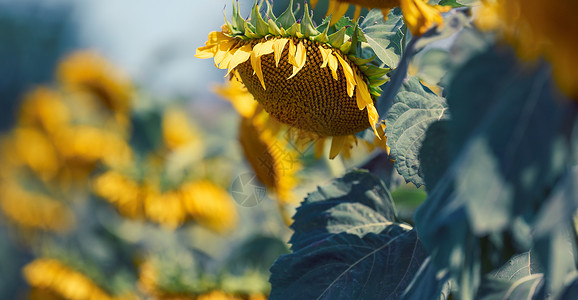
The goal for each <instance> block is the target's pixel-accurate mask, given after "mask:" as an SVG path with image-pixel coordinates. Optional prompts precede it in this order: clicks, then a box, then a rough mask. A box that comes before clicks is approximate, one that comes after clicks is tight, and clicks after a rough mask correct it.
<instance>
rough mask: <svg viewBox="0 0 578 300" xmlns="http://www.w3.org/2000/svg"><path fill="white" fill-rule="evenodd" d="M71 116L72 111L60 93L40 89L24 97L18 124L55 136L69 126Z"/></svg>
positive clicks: (43, 88)
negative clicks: (55, 133)
mask: <svg viewBox="0 0 578 300" xmlns="http://www.w3.org/2000/svg"><path fill="white" fill-rule="evenodd" d="M70 115H71V113H70V110H69V108H68V106H67V105H66V104H65V103H64V101H63V99H62V96H61V94H60V93H59V92H58V91H55V90H52V89H50V88H48V87H38V88H35V89H33V90H32V91H30V92H28V93H27V94H26V95H25V96H24V99H23V101H22V106H21V107H20V112H19V117H18V124H19V125H20V126H24V127H34V128H38V129H41V130H43V131H45V132H48V133H51V134H53V133H54V132H56V131H58V130H60V129H62V128H63V127H65V126H67V125H68V123H69V122H70Z"/></svg>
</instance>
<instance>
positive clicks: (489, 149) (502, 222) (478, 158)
mask: <svg viewBox="0 0 578 300" xmlns="http://www.w3.org/2000/svg"><path fill="white" fill-rule="evenodd" d="M461 42H462V41H460V40H459V39H458V41H457V43H458V45H459V44H460V43H461ZM458 47H459V46H458ZM467 48H468V47H465V48H464V49H467ZM469 53H472V54H473V55H474V57H473V58H472V59H470V60H469V62H467V63H466V64H465V65H464V66H462V67H461V68H460V69H459V70H458V71H457V72H455V74H453V76H451V78H452V81H451V84H450V85H449V86H448V89H447V95H448V106H449V111H450V114H451V119H450V120H449V121H448V122H447V123H445V125H444V127H445V128H444V129H443V130H441V131H439V130H438V131H437V132H435V131H432V133H435V134H438V135H441V136H442V137H441V138H433V139H431V140H436V139H437V140H439V141H440V142H441V143H445V145H444V146H443V147H442V148H444V147H445V148H446V149H447V152H446V154H445V155H446V157H448V158H450V159H451V161H450V162H449V163H448V165H446V166H444V165H438V166H437V167H429V166H426V167H424V168H423V169H424V170H425V172H426V173H428V174H426V175H425V177H426V178H428V176H429V178H432V179H428V181H432V182H434V184H435V186H434V187H429V191H430V193H429V195H428V199H427V200H426V202H425V203H424V205H423V206H422V207H420V209H419V210H418V212H417V214H416V226H417V229H418V231H419V233H420V238H422V239H423V242H424V245H425V246H426V248H427V249H428V250H429V251H430V253H433V254H434V255H433V256H432V259H433V260H434V262H435V264H436V265H437V266H439V267H441V268H443V267H448V268H449V269H450V271H451V272H452V276H453V277H454V278H455V279H456V280H457V281H458V285H459V286H460V296H461V297H462V298H471V297H472V295H474V294H475V293H476V290H477V287H478V285H479V282H480V276H481V270H482V269H481V266H482V265H483V266H486V265H487V264H490V265H493V264H495V263H497V262H498V261H490V260H489V257H490V255H484V256H483V257H482V256H481V255H480V254H481V253H480V251H481V247H482V244H484V243H487V242H489V243H490V245H491V247H493V248H491V249H493V251H494V252H497V253H499V252H501V251H504V249H506V248H507V247H512V246H513V247H520V248H523V247H522V246H521V245H525V246H527V245H531V244H532V243H533V239H532V236H531V235H530V232H532V230H533V229H532V228H531V227H529V226H533V225H534V226H535V223H534V222H535V221H536V220H537V216H538V215H539V214H540V209H541V208H543V207H547V206H545V203H548V202H550V201H551V200H550V198H549V195H550V194H551V193H552V189H553V187H554V185H555V184H556V182H557V181H558V180H560V178H561V177H562V176H563V174H564V172H565V171H566V170H567V169H568V168H569V166H570V165H571V163H572V155H571V150H570V149H571V146H570V144H571V138H570V136H571V134H570V132H569V130H568V128H573V127H574V122H575V120H576V116H577V114H576V111H577V103H575V102H570V101H567V100H566V99H563V98H562V97H561V96H560V94H559V92H557V91H556V90H554V89H553V87H554V83H553V81H552V79H551V77H550V75H549V74H550V73H549V71H548V69H547V66H542V68H534V69H529V67H528V66H521V65H520V63H519V62H518V61H517V60H516V58H515V56H514V55H513V54H512V52H511V51H509V50H507V49H503V48H500V49H497V48H494V47H492V48H489V49H487V50H486V51H483V52H481V53H480V52H479V51H477V50H476V51H470V52H469ZM476 53H477V54H476ZM458 55H460V54H459V53H458ZM388 125H389V124H388ZM428 133H429V132H428ZM427 144H429V146H428V147H427V148H424V149H422V152H421V156H422V157H428V156H429V155H439V154H437V153H436V152H435V151H434V149H437V150H439V149H440V148H435V144H434V143H427ZM425 146H426V145H424V147H425ZM441 155H442V156H443V155H444V154H441ZM424 163H425V164H424V166H425V165H428V164H431V165H432V166H435V165H436V162H431V161H430V162H427V163H426V162H425V161H424ZM440 170H441V171H440ZM428 181H426V182H428ZM577 197H578V195H576V194H573V195H567V196H564V200H561V201H564V202H565V203H566V206H564V207H566V208H567V209H569V210H570V211H575V209H576V207H577V206H576V203H575V202H576V201H575V199H577ZM560 217H562V219H564V218H565V219H566V220H560V221H561V222H560V223H565V224H568V223H569V222H570V219H569V214H566V215H565V216H564V215H562V216H560ZM564 230H566V229H565V227H561V226H550V229H549V230H548V231H547V232H548V235H551V236H552V237H555V236H557V235H554V234H553V232H561V231H564ZM488 236H489V237H491V238H490V239H488ZM483 239H486V240H485V241H484V240H483ZM558 240H559V239H558V238H556V239H555V241H554V240H548V239H546V240H544V241H543V244H542V245H543V246H541V249H545V250H544V251H537V254H538V255H539V256H540V257H541V260H542V261H544V262H545V265H544V268H545V270H546V271H547V272H546V273H545V274H546V278H545V281H544V282H545V283H546V285H547V286H550V287H554V288H559V287H561V286H562V285H561V283H560V282H561V278H563V277H565V275H566V273H567V272H568V266H570V268H571V269H574V267H573V265H574V264H573V257H572V255H570V259H565V260H564V259H561V257H568V255H565V256H564V255H562V254H561V251H556V250H555V249H557V248H556V247H558V248H559V246H555V245H560V244H559V242H558ZM536 245H538V244H536ZM525 246H524V247H525ZM562 249H566V250H564V251H566V252H568V251H569V253H572V251H573V250H572V249H571V247H564V248H562ZM520 250H522V249H520ZM538 250H540V249H538ZM566 254H568V253H566ZM556 257H558V259H555V258H556ZM482 259H483V262H482ZM564 265H565V267H564ZM548 270H550V271H548ZM553 274H556V276H553Z"/></svg>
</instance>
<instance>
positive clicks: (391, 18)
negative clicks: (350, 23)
mask: <svg viewBox="0 0 578 300" xmlns="http://www.w3.org/2000/svg"><path fill="white" fill-rule="evenodd" d="M359 28H361V30H362V31H363V33H364V36H365V39H366V40H367V43H368V44H369V45H370V46H371V49H372V50H373V52H374V53H375V55H376V56H377V57H378V58H379V60H381V62H382V63H384V64H385V65H386V66H387V67H389V68H395V67H396V66H397V64H398V63H399V59H400V56H401V54H402V50H403V46H402V40H403V36H404V33H403V30H402V29H403V28H404V24H403V16H402V14H401V10H400V9H399V8H398V9H393V10H391V12H390V13H389V15H388V18H387V21H383V15H382V14H381V11H380V10H379V9H373V10H371V11H369V13H368V14H367V16H365V19H364V20H363V22H361V24H360V25H359Z"/></svg>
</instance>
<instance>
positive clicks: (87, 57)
mask: <svg viewBox="0 0 578 300" xmlns="http://www.w3.org/2000/svg"><path fill="white" fill-rule="evenodd" d="M57 75H58V79H59V81H60V82H61V83H62V84H63V85H64V87H65V88H66V89H67V90H70V91H73V92H79V93H81V94H84V95H87V96H90V97H92V99H95V100H96V101H97V102H98V103H100V104H101V106H102V107H103V108H105V110H108V112H110V113H111V114H112V115H113V116H114V118H115V120H116V122H117V123H118V124H120V125H123V126H124V125H127V124H128V121H129V120H128V114H129V113H130V109H131V105H132V98H133V87H132V83H131V82H130V80H129V79H128V77H127V76H126V75H125V74H123V73H122V72H121V71H119V70H118V69H117V68H116V67H115V66H114V65H112V64H111V63H110V62H109V61H107V60H106V59H105V58H104V57H102V56H101V55H99V54H98V53H96V52H94V51H78V52H75V53H73V54H71V55H69V56H68V57H66V58H65V59H64V60H63V61H62V62H61V63H60V65H59V66H58V72H57Z"/></svg>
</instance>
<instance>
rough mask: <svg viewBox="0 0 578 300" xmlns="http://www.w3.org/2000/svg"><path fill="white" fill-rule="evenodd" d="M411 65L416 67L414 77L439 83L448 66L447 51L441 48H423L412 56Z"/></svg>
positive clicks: (431, 82)
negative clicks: (426, 49) (427, 49)
mask: <svg viewBox="0 0 578 300" xmlns="http://www.w3.org/2000/svg"><path fill="white" fill-rule="evenodd" d="M412 65H413V66H414V67H415V68H416V69H417V74H415V77H417V78H419V79H420V80H422V81H423V82H426V83H429V84H433V85H439V84H440V82H441V81H442V78H443V77H444V76H445V75H446V73H447V71H448V69H449V67H450V58H449V53H448V52H447V51H445V50H442V49H431V50H429V51H425V50H424V51H422V52H420V53H418V54H416V55H415V56H414V57H413V59H412Z"/></svg>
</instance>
